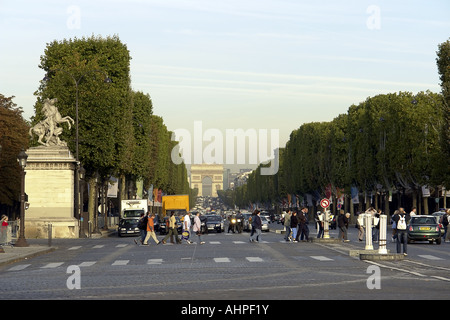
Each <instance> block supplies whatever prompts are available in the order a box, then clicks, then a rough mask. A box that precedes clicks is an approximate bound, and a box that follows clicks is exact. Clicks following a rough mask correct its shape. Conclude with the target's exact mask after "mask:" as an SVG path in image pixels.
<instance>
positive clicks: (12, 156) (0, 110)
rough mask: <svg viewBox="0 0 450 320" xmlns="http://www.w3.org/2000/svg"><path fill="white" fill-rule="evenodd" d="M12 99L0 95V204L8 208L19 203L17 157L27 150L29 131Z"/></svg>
mask: <svg viewBox="0 0 450 320" xmlns="http://www.w3.org/2000/svg"><path fill="white" fill-rule="evenodd" d="M13 99H14V96H12V97H5V96H4V95H2V94H0V145H1V150H0V204H4V205H7V206H9V207H12V206H13V205H14V204H15V203H17V202H18V201H19V196H20V185H21V168H20V166H19V164H18V163H17V156H18V154H19V152H20V151H21V150H22V149H23V150H26V149H27V148H28V143H29V136H28V131H29V129H30V126H29V124H28V123H27V121H25V120H24V119H23V117H22V112H23V111H22V108H20V107H17V105H16V104H15V103H14V102H13ZM10 218H11V217H10Z"/></svg>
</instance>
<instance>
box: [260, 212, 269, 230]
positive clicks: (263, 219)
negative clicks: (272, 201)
mask: <svg viewBox="0 0 450 320" xmlns="http://www.w3.org/2000/svg"><path fill="white" fill-rule="evenodd" d="M260 218H261V222H262V227H261V231H266V232H269V231H270V227H269V223H270V222H269V220H268V219H267V217H266V216H260Z"/></svg>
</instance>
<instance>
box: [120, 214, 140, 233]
mask: <svg viewBox="0 0 450 320" xmlns="http://www.w3.org/2000/svg"><path fill="white" fill-rule="evenodd" d="M138 222H139V218H125V219H121V220H120V221H119V224H118V227H117V234H118V236H119V237H123V236H135V235H137V234H139V228H138V226H137V225H138Z"/></svg>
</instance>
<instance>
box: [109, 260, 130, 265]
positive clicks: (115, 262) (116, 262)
mask: <svg viewBox="0 0 450 320" xmlns="http://www.w3.org/2000/svg"><path fill="white" fill-rule="evenodd" d="M128 262H130V260H116V261H114V262H113V263H112V264H111V265H112V266H125V265H127V264H128Z"/></svg>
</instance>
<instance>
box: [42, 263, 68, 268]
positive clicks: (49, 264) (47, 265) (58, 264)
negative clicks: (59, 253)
mask: <svg viewBox="0 0 450 320" xmlns="http://www.w3.org/2000/svg"><path fill="white" fill-rule="evenodd" d="M63 264H64V262H52V263H48V264H46V265H45V266H43V267H41V269H52V268H57V267H59V266H61V265H63Z"/></svg>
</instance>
